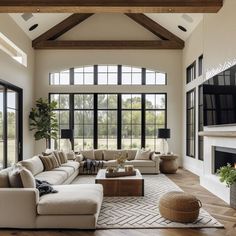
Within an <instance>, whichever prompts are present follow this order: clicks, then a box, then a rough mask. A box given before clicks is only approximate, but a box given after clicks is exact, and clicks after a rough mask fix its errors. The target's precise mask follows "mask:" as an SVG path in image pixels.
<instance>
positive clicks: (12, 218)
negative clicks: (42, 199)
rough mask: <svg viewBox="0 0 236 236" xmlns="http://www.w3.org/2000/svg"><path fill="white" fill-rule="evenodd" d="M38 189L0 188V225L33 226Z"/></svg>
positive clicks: (11, 226)
mask: <svg viewBox="0 0 236 236" xmlns="http://www.w3.org/2000/svg"><path fill="white" fill-rule="evenodd" d="M38 202H39V191H38V190H37V189H33V188H0V227H6V228H34V227H35V222H36V215H37V209H36V208H37V204H38Z"/></svg>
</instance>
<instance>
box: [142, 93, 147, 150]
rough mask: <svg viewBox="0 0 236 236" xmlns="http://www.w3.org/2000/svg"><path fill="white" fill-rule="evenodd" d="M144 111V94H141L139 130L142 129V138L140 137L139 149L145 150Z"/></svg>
mask: <svg viewBox="0 0 236 236" xmlns="http://www.w3.org/2000/svg"><path fill="white" fill-rule="evenodd" d="M145 110H146V104H145V94H142V110H141V113H142V119H141V129H142V136H141V147H143V148H145V134H146V129H145V126H146V116H145V115H146V114H145Z"/></svg>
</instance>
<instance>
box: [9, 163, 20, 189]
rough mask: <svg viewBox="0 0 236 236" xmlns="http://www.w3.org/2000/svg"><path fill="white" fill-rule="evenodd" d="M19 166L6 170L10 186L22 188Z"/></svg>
mask: <svg viewBox="0 0 236 236" xmlns="http://www.w3.org/2000/svg"><path fill="white" fill-rule="evenodd" d="M21 168H22V167H21V166H17V165H16V166H14V167H13V169H12V171H10V172H8V178H9V183H10V186H11V188H23V183H22V180H21V176H20V171H21Z"/></svg>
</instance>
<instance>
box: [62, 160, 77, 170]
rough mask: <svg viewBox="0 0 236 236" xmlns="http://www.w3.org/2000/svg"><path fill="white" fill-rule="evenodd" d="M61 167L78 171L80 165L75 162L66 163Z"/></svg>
mask: <svg viewBox="0 0 236 236" xmlns="http://www.w3.org/2000/svg"><path fill="white" fill-rule="evenodd" d="M61 166H68V167H72V168H73V169H74V170H75V171H76V170H78V169H79V166H80V163H79V162H76V161H68V162H66V163H64V164H62V165H61Z"/></svg>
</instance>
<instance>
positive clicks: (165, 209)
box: [159, 192, 202, 223]
mask: <svg viewBox="0 0 236 236" xmlns="http://www.w3.org/2000/svg"><path fill="white" fill-rule="evenodd" d="M201 207H202V204H201V202H200V200H198V199H197V198H196V197H195V196H193V195H191V194H187V193H184V192H168V193H166V194H164V195H163V196H162V197H161V199H160V202H159V211H160V213H161V215H162V216H163V217H164V218H166V219H168V220H170V221H175V222H180V223H192V222H194V221H195V220H197V218H198V215H199V210H200V208H201Z"/></svg>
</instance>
